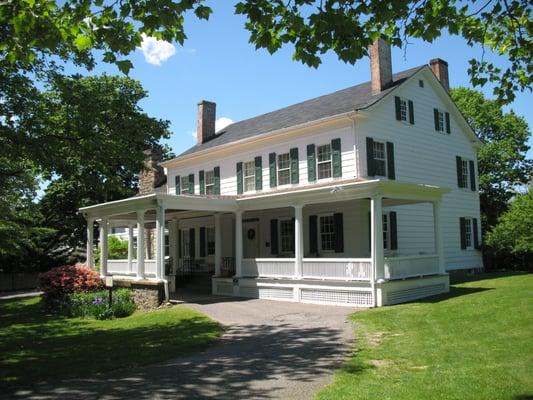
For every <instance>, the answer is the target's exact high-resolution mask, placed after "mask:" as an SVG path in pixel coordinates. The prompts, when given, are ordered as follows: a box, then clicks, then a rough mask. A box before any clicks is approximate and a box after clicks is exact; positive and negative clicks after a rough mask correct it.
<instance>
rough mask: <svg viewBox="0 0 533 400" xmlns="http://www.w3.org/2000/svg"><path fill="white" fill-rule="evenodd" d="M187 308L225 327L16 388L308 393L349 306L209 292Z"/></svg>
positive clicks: (162, 395) (348, 332) (82, 394)
mask: <svg viewBox="0 0 533 400" xmlns="http://www.w3.org/2000/svg"><path fill="white" fill-rule="evenodd" d="M178 307H190V308H193V309H195V310H198V311H200V312H202V313H204V314H207V315H209V316H210V317H212V318H213V319H215V320H218V321H220V322H221V323H222V324H224V325H226V326H227V330H226V333H225V334H224V335H223V337H222V338H221V339H220V340H219V341H218V342H217V343H216V344H214V345H213V346H211V347H209V348H208V349H206V350H205V351H203V352H200V353H195V354H193V355H190V356H186V357H179V358H176V359H173V360H170V361H167V362H163V363H160V364H155V365H149V366H144V367H138V368H130V369H123V370H117V371H113V372H110V373H105V374H104V373H103V374H97V375H95V376H92V377H90V378H87V379H71V380H66V381H63V382H60V383H58V384H55V385H54V386H46V385H44V386H41V387H36V388H35V389H34V390H33V391H25V392H19V393H18V395H19V396H20V397H24V398H40V399H46V398H58V397H60V398H62V399H70V398H72V399H130V400H131V399H140V398H142V399H148V398H149V399H194V398H216V399H309V398H312V396H313V394H314V393H315V392H316V391H317V390H319V389H320V388H322V387H324V386H325V385H327V384H328V383H330V382H331V381H332V373H333V370H334V369H335V368H337V367H339V366H340V365H341V363H342V361H343V360H344V359H345V357H347V355H348V352H349V350H350V346H351V344H352V333H353V331H352V326H351V324H350V323H349V322H347V320H346V317H347V316H348V314H350V313H351V312H353V311H355V309H353V308H347V307H331V306H318V305H310V304H301V303H287V302H277V301H269V300H256V299H253V300H248V299H246V300H243V299H235V298H220V297H214V296H204V297H189V298H188V300H187V301H186V302H185V303H183V304H182V305H179V306H178Z"/></svg>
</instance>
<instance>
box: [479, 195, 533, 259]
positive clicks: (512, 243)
mask: <svg viewBox="0 0 533 400" xmlns="http://www.w3.org/2000/svg"><path fill="white" fill-rule="evenodd" d="M487 243H488V244H489V245H490V246H491V247H492V248H494V249H495V251H496V254H498V255H503V256H505V257H506V258H507V260H509V255H512V256H514V257H515V258H516V259H517V261H518V264H519V265H520V266H521V267H529V268H530V269H531V268H533V191H531V190H529V192H528V193H526V194H519V195H517V196H516V198H514V200H513V202H512V203H511V205H510V206H509V210H507V211H506V212H505V213H503V215H502V216H501V218H500V219H499V222H498V224H497V225H496V226H495V227H494V228H493V229H492V230H491V231H490V232H489V234H488V236H487ZM508 262H512V260H509V261H508Z"/></svg>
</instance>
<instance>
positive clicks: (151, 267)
mask: <svg viewBox="0 0 533 400" xmlns="http://www.w3.org/2000/svg"><path fill="white" fill-rule="evenodd" d="M144 269H145V273H146V274H147V275H148V276H149V277H155V272H156V262H155V260H144ZM107 270H108V272H107V273H108V275H132V276H134V275H135V274H136V271H137V260H135V259H134V260H132V261H131V271H130V268H129V265H128V260H108V261H107Z"/></svg>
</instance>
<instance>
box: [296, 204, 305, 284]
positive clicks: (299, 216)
mask: <svg viewBox="0 0 533 400" xmlns="http://www.w3.org/2000/svg"><path fill="white" fill-rule="evenodd" d="M303 252H304V236H303V205H301V204H297V205H295V206H294V259H295V262H294V276H295V277H296V279H300V278H301V277H302V271H303V264H302V258H303Z"/></svg>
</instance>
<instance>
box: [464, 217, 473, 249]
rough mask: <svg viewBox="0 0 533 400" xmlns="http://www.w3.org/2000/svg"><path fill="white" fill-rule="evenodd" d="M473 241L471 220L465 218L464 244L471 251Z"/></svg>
mask: <svg viewBox="0 0 533 400" xmlns="http://www.w3.org/2000/svg"><path fill="white" fill-rule="evenodd" d="M473 242H474V240H473V238H472V219H471V218H465V244H466V248H467V249H473V248H474V244H473Z"/></svg>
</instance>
